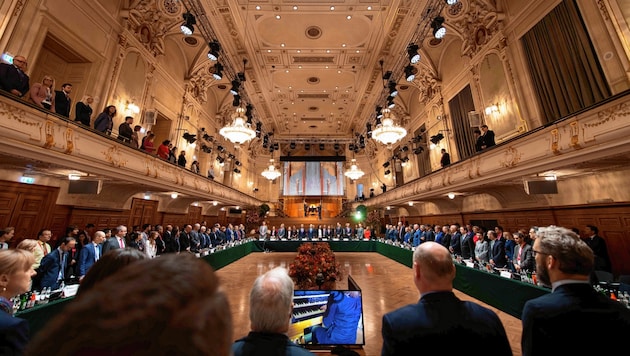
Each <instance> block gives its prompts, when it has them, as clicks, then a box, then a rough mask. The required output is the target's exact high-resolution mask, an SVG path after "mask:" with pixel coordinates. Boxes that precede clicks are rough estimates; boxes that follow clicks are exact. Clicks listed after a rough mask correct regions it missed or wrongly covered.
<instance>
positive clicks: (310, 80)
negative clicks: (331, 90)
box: [306, 77, 319, 84]
mask: <svg viewBox="0 0 630 356" xmlns="http://www.w3.org/2000/svg"><path fill="white" fill-rule="evenodd" d="M306 82H307V83H308V84H319V78H317V77H308V79H306Z"/></svg>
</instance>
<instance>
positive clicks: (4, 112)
mask: <svg viewBox="0 0 630 356" xmlns="http://www.w3.org/2000/svg"><path fill="white" fill-rule="evenodd" d="M0 117H5V118H7V119H9V120H15V121H17V122H19V123H20V124H22V125H26V126H34V127H41V126H42V123H41V121H31V120H27V119H26V111H24V110H22V109H20V108H18V107H17V106H13V105H9V104H7V103H0Z"/></svg>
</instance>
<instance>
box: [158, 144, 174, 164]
mask: <svg viewBox="0 0 630 356" xmlns="http://www.w3.org/2000/svg"><path fill="white" fill-rule="evenodd" d="M170 143H171V141H170V140H164V141H162V143H161V144H160V145H159V146H158V149H157V155H158V157H160V158H161V159H163V160H168V156H169V153H170V150H169V148H168V145H169V144H170Z"/></svg>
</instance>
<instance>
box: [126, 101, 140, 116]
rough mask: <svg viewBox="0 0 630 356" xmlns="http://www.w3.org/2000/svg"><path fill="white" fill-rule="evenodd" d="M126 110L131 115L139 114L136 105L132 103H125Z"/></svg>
mask: <svg viewBox="0 0 630 356" xmlns="http://www.w3.org/2000/svg"><path fill="white" fill-rule="evenodd" d="M126 109H127V110H128V111H129V112H131V113H133V114H136V115H137V114H139V113H140V108H139V107H138V105H136V104H134V103H133V102H131V103H130V102H127V107H126Z"/></svg>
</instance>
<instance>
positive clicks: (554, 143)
mask: <svg viewBox="0 0 630 356" xmlns="http://www.w3.org/2000/svg"><path fill="white" fill-rule="evenodd" d="M549 134H551V152H553V153H554V154H556V155H559V154H560V132H559V131H558V129H553V130H551V132H549Z"/></svg>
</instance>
